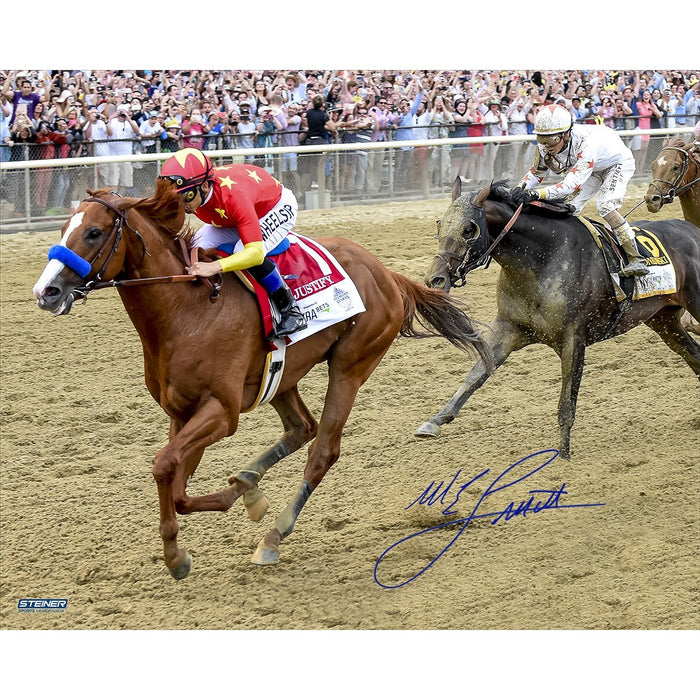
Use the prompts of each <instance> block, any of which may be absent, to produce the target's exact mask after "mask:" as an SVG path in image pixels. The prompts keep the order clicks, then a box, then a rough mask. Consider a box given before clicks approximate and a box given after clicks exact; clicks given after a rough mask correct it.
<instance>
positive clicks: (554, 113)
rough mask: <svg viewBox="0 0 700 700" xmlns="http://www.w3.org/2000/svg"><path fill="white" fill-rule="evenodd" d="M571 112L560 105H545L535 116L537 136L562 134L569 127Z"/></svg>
mask: <svg viewBox="0 0 700 700" xmlns="http://www.w3.org/2000/svg"><path fill="white" fill-rule="evenodd" d="M571 124H572V119H571V112H569V110H568V109H565V108H564V107H562V106H561V105H546V106H545V107H542V109H540V111H539V112H537V116H536V117H535V129H534V131H535V133H536V134H537V135H538V136H540V135H541V136H550V135H552V134H562V133H564V132H565V131H568V130H569V129H570V128H571Z"/></svg>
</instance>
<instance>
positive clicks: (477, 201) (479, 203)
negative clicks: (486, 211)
mask: <svg viewBox="0 0 700 700" xmlns="http://www.w3.org/2000/svg"><path fill="white" fill-rule="evenodd" d="M490 194H491V185H489V186H488V187H484V189H483V190H481V192H479V194H477V195H476V197H474V200H473V201H472V206H475V207H483V206H484V202H485V201H486V200H487V199H488V198H489V195H490Z"/></svg>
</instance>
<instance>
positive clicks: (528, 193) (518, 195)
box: [510, 187, 540, 204]
mask: <svg viewBox="0 0 700 700" xmlns="http://www.w3.org/2000/svg"><path fill="white" fill-rule="evenodd" d="M510 196H511V197H512V198H513V201H514V202H515V204H527V203H528V202H532V201H533V200H535V199H539V198H540V197H539V195H538V194H537V190H526V189H524V188H522V187H514V188H513V189H512V190H511V191H510Z"/></svg>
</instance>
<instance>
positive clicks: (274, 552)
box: [251, 542, 280, 566]
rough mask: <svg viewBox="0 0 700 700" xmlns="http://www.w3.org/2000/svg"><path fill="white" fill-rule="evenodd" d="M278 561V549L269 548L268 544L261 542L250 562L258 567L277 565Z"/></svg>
mask: <svg viewBox="0 0 700 700" xmlns="http://www.w3.org/2000/svg"><path fill="white" fill-rule="evenodd" d="M279 560H280V550H279V547H271V546H270V545H269V544H265V543H264V542H261V543H260V544H259V545H258V548H257V549H256V550H255V554H253V558H252V559H251V561H252V562H253V564H257V565H258V566H269V565H270V564H277V563H278V562H279Z"/></svg>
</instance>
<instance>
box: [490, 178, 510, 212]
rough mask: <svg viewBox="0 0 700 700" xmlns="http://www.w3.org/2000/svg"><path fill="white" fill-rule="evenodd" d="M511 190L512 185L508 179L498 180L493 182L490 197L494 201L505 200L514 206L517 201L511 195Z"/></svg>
mask: <svg viewBox="0 0 700 700" xmlns="http://www.w3.org/2000/svg"><path fill="white" fill-rule="evenodd" d="M510 190H511V187H510V185H509V184H508V180H497V181H496V182H492V183H491V192H490V193H489V197H488V198H489V199H490V200H492V201H494V202H505V203H506V204H510V205H511V206H513V207H514V206H515V203H514V202H513V198H512V197H511V196H510Z"/></svg>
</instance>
